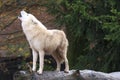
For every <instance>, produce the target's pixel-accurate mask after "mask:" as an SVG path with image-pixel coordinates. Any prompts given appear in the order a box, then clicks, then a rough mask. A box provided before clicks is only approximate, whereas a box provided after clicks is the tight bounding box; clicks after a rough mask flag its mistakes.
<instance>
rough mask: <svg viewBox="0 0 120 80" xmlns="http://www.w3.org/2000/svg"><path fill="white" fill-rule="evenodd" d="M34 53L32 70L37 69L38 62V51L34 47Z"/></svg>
mask: <svg viewBox="0 0 120 80" xmlns="http://www.w3.org/2000/svg"><path fill="white" fill-rule="evenodd" d="M32 55H33V67H32V70H33V71H36V63H37V58H38V53H37V52H36V51H35V50H34V49H32Z"/></svg>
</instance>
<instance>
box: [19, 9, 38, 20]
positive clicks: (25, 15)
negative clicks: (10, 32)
mask: <svg viewBox="0 0 120 80" xmlns="http://www.w3.org/2000/svg"><path fill="white" fill-rule="evenodd" d="M18 19H20V20H21V21H22V22H30V21H36V18H35V17H34V16H33V15H32V14H29V13H27V12H25V11H24V10H23V11H21V12H20V16H18Z"/></svg>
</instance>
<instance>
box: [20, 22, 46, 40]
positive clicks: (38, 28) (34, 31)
mask: <svg viewBox="0 0 120 80" xmlns="http://www.w3.org/2000/svg"><path fill="white" fill-rule="evenodd" d="M22 28H23V32H24V33H25V35H26V38H27V40H28V41H30V40H31V39H32V38H34V37H35V36H38V35H43V34H44V33H45V32H46V31H47V28H46V27H45V26H44V25H43V24H42V23H41V25H40V23H39V24H38V23H37V24H32V25H31V24H28V23H27V24H24V26H23V27H22Z"/></svg>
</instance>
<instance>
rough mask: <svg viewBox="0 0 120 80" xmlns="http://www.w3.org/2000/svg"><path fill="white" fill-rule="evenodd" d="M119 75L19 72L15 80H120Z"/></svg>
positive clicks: (85, 71) (74, 71) (90, 72)
mask: <svg viewBox="0 0 120 80" xmlns="http://www.w3.org/2000/svg"><path fill="white" fill-rule="evenodd" d="M119 75H120V72H114V73H103V72H97V71H93V70H78V71H76V70H70V72H69V73H64V72H63V71H60V72H56V71H44V72H43V74H41V75H38V74H37V73H36V72H34V73H29V72H26V71H19V72H17V73H15V74H14V79H15V80H20V78H21V77H22V80H120V77H119Z"/></svg>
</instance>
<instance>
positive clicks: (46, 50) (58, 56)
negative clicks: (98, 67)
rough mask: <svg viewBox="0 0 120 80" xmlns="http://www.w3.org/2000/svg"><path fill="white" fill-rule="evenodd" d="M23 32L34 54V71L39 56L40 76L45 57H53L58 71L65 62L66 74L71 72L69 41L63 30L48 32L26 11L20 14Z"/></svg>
mask: <svg viewBox="0 0 120 80" xmlns="http://www.w3.org/2000/svg"><path fill="white" fill-rule="evenodd" d="M18 18H19V19H20V20H21V25H22V29H23V32H24V34H25V36H26V38H27V40H28V42H29V45H30V47H31V49H32V54H33V67H32V70H33V71H36V62H37V58H38V55H39V62H40V64H39V70H38V71H37V72H38V73H39V74H42V72H43V67H44V55H45V54H48V55H52V56H53V57H54V59H55V60H56V63H57V68H56V70H57V71H60V66H61V63H62V62H63V61H64V62H65V72H69V65H68V59H67V47H68V40H67V38H66V35H65V33H64V32H63V31H61V30H55V29H54V30H48V29H47V28H46V27H45V26H44V25H43V24H42V23H41V22H40V21H39V20H38V19H37V18H36V17H35V16H33V15H32V14H29V13H27V12H25V11H21V12H20V16H19V17H18Z"/></svg>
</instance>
